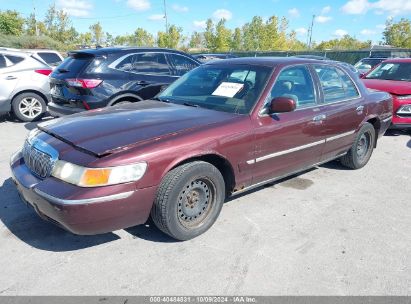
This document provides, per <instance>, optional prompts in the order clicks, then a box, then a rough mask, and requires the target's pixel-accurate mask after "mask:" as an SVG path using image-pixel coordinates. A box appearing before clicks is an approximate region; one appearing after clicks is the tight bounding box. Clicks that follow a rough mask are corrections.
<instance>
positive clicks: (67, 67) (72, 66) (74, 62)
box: [53, 55, 94, 76]
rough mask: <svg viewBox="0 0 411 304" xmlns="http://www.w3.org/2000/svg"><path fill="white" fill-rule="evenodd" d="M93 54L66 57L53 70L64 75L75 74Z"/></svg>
mask: <svg viewBox="0 0 411 304" xmlns="http://www.w3.org/2000/svg"><path fill="white" fill-rule="evenodd" d="M93 59H94V57H93V56H76V55H72V56H69V57H67V58H66V59H65V60H64V61H63V62H62V63H61V64H60V65H59V66H58V67H57V69H56V70H55V72H54V73H53V74H55V73H60V74H64V76H75V75H76V76H77V75H78V74H80V73H81V72H82V71H83V70H84V69H85V68H86V67H87V66H89V64H90V63H91V62H92V61H93Z"/></svg>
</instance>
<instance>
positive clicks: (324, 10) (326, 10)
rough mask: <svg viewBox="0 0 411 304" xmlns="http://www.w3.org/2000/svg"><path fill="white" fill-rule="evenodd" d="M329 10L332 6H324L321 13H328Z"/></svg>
mask: <svg viewBox="0 0 411 304" xmlns="http://www.w3.org/2000/svg"><path fill="white" fill-rule="evenodd" d="M329 12H331V6H329V5H328V6H324V7H323V9H322V10H321V15H326V14H328V13H329Z"/></svg>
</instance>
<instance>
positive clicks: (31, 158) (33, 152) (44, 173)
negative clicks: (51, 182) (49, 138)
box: [23, 141, 55, 178]
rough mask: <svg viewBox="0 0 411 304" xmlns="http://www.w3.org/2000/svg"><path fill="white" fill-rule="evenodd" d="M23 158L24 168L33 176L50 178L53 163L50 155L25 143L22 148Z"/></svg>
mask: <svg viewBox="0 0 411 304" xmlns="http://www.w3.org/2000/svg"><path fill="white" fill-rule="evenodd" d="M23 158H24V162H25V163H26V166H27V167H28V168H29V169H30V171H31V172H33V173H34V174H35V175H37V176H38V177H40V178H46V177H48V176H50V174H51V171H52V170H53V166H54V163H55V161H54V160H53V158H52V156H51V155H49V154H47V153H44V152H42V151H40V150H38V149H36V147H35V146H34V145H31V144H30V143H29V142H28V141H26V142H25V143H24V147H23Z"/></svg>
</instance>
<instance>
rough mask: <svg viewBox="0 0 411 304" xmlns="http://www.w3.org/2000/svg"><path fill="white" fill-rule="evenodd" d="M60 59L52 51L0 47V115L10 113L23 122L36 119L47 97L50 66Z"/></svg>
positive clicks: (45, 104) (42, 111) (40, 113)
mask: <svg viewBox="0 0 411 304" xmlns="http://www.w3.org/2000/svg"><path fill="white" fill-rule="evenodd" d="M62 60H63V58H62V57H61V55H60V54H58V53H57V52H55V51H47V50H12V49H5V48H0V114H6V113H13V114H14V115H15V116H16V117H17V118H18V119H19V120H21V121H25V122H30V121H34V120H37V119H40V118H41V117H42V115H43V114H44V113H45V112H46V111H47V103H48V101H49V98H50V97H49V96H50V95H49V91H50V85H49V77H48V76H49V75H50V73H51V72H52V69H53V68H52V65H54V64H59V62H61V61H62ZM53 63H54V64H53Z"/></svg>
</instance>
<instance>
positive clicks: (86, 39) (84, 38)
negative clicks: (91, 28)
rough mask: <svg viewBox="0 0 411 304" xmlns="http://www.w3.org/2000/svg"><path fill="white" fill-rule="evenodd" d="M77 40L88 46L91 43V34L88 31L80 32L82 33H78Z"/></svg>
mask: <svg viewBox="0 0 411 304" xmlns="http://www.w3.org/2000/svg"><path fill="white" fill-rule="evenodd" d="M78 41H79V42H80V44H82V45H87V46H89V45H91V43H92V41H93V35H92V34H91V33H90V32H87V33H82V34H80V35H79V37H78Z"/></svg>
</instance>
